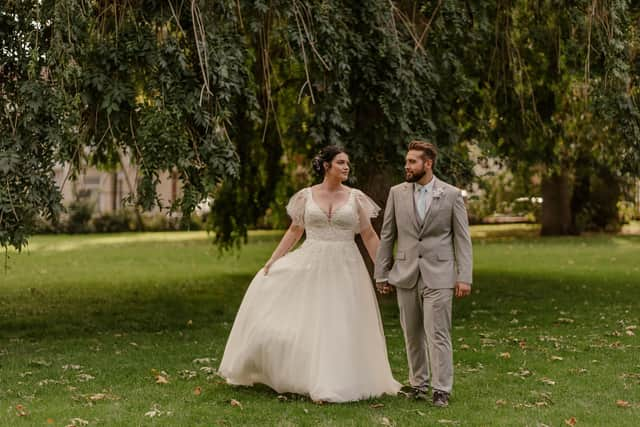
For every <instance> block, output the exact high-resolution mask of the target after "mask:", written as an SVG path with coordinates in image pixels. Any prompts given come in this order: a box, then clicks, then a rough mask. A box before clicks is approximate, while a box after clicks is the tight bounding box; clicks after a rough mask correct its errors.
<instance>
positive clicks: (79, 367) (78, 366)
mask: <svg viewBox="0 0 640 427" xmlns="http://www.w3.org/2000/svg"><path fill="white" fill-rule="evenodd" d="M62 369H64V370H65V371H68V370H69V369H73V370H74V371H78V370H80V369H82V366H80V365H62Z"/></svg>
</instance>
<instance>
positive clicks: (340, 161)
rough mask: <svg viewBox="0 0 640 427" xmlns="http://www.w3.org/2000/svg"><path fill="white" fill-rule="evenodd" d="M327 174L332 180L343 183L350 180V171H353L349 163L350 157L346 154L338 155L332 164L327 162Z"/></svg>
mask: <svg viewBox="0 0 640 427" xmlns="http://www.w3.org/2000/svg"><path fill="white" fill-rule="evenodd" d="M325 167H326V168H327V169H326V172H325V176H326V177H327V178H330V179H337V180H340V181H341V182H344V181H346V180H347V179H349V171H350V170H351V164H350V163H349V156H347V154H345V153H340V154H338V155H336V156H335V157H334V158H333V160H331V164H329V163H327V162H325Z"/></svg>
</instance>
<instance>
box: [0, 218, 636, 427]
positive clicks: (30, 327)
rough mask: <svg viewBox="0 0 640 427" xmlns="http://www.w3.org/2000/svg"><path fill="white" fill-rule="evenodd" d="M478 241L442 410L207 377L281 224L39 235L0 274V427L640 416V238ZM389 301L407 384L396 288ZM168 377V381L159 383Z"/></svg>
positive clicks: (395, 356) (507, 233)
mask: <svg viewBox="0 0 640 427" xmlns="http://www.w3.org/2000/svg"><path fill="white" fill-rule="evenodd" d="M473 235H474V252H475V253H474V258H475V286H474V293H473V295H472V297H471V298H468V299H465V300H461V301H456V302H455V305H454V331H453V333H454V348H455V353H454V359H455V364H456V374H455V375H456V377H455V385H454V395H453V397H452V401H451V406H450V407H449V408H447V409H443V410H438V409H436V408H433V407H431V406H430V405H428V404H427V403H425V402H412V401H407V400H405V399H403V398H394V397H384V398H381V399H375V400H371V401H363V402H357V403H350V404H327V405H315V404H313V403H312V402H310V401H309V400H308V399H306V398H303V397H297V396H285V397H286V400H285V399H284V398H280V399H279V396H278V395H277V394H276V393H275V392H273V391H271V390H269V389H268V388H266V387H255V388H234V387H230V386H227V385H226V384H224V383H223V382H222V381H221V380H220V379H219V378H218V377H216V376H215V375H213V374H211V373H210V372H211V371H213V370H214V369H215V368H217V366H218V363H219V360H220V358H221V356H222V351H223V348H224V345H225V342H226V337H227V334H228V332H229V329H230V327H231V324H232V322H233V319H234V315H235V312H236V310H237V307H238V305H239V304H240V301H241V298H242V296H243V294H244V291H245V289H246V286H247V285H248V283H249V281H250V280H251V278H252V276H253V274H254V273H255V271H257V269H258V268H259V267H260V266H261V265H262V263H263V262H264V260H265V259H267V258H268V256H269V255H270V252H271V251H272V249H273V248H274V246H275V245H276V243H277V239H278V237H279V234H278V233H255V234H252V235H251V241H250V244H249V245H248V246H246V247H245V248H244V249H243V250H242V251H241V252H240V253H239V254H236V255H231V256H225V257H223V258H219V256H218V251H217V249H216V247H214V246H212V244H211V243H210V241H209V240H208V238H207V236H206V234H204V233H157V234H124V235H106V236H74V237H69V236H40V237H36V238H34V239H33V241H32V243H31V244H30V246H29V249H28V250H27V251H25V252H23V253H22V254H19V255H18V254H15V253H12V254H10V259H9V270H8V272H7V273H6V274H5V273H0V425H1V426H46V425H53V426H67V425H69V424H72V419H74V418H79V419H81V420H86V421H88V422H89V424H88V425H91V426H93V425H96V426H97V425H102V426H137V425H162V426H196V425H202V426H215V425H358V426H359V425H363V426H364V425H384V424H387V425H397V426H405V425H409V426H411V425H449V424H451V423H453V424H454V425H528V426H538V425H541V424H546V425H550V426H564V425H565V420H568V419H570V418H571V417H575V419H576V420H577V424H576V425H577V426H583V425H584V426H592V425H593V426H599V425H612V426H625V425H626V426H635V425H638V420H640V351H639V350H640V287H639V284H640V237H638V236H627V235H625V236H623V235H619V236H610V235H591V236H587V237H581V238H577V237H569V238H545V239H541V238H537V237H536V228H535V227H531V226H515V227H514V226H492V227H483V226H480V227H474V229H473ZM380 303H381V309H382V315H383V320H384V323H385V332H386V334H387V342H388V350H389V355H390V360H391V364H392V369H393V372H394V375H395V376H396V378H397V379H398V380H400V381H406V377H407V366H406V359H405V353H404V346H403V342H402V334H401V330H400V327H399V322H398V314H397V307H396V304H395V300H394V297H384V298H381V300H380ZM636 326H638V329H634V328H635V327H636ZM631 334H634V335H631ZM206 358H208V359H209V360H200V361H196V359H206ZM198 362H199V363H198ZM162 371H164V372H165V373H166V374H167V376H168V384H156V375H158V374H159V373H161V372H162ZM198 387H199V389H198V390H200V391H201V392H200V394H196V393H194V391H195V390H196V388H198ZM232 399H235V400H237V401H238V402H240V404H241V405H242V406H241V407H240V406H233V405H231V404H230V402H231V400H232ZM617 400H624V401H627V402H629V407H626V408H624V407H619V406H618V405H616V401H617ZM18 405H22V408H23V411H24V412H25V413H26V415H25V416H18V410H16V407H17V406H18ZM152 413H153V414H155V416H153V417H151V416H149V415H151V414H152ZM145 414H147V415H145ZM81 424H82V422H81V421H79V420H76V421H75V424H74V425H76V426H80V425H81Z"/></svg>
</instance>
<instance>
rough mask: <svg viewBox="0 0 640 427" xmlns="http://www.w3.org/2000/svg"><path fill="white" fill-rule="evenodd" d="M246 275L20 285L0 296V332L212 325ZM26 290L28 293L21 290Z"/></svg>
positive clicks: (229, 310) (226, 312)
mask: <svg viewBox="0 0 640 427" xmlns="http://www.w3.org/2000/svg"><path fill="white" fill-rule="evenodd" d="M251 279H252V276H251V275H248V274H218V275H216V276H215V278H214V279H212V280H197V281H192V282H189V283H182V284H180V283H178V284H176V283H168V284H166V285H163V286H158V285H150V284H139V285H132V284H126V285H123V286H119V287H118V288H117V289H105V288H102V289H99V290H96V289H89V290H86V291H84V292H68V291H65V290H59V291H58V290H56V291H47V292H46V293H45V292H42V291H36V292H34V291H33V290H25V292H24V293H17V294H14V295H12V296H4V297H0V307H2V308H3V310H2V314H0V338H29V339H38V338H43V337H47V338H54V337H56V338H68V337H78V338H81V337H86V336H92V335H95V334H96V333H109V332H149V333H153V332H158V331H178V330H184V329H185V328H186V327H187V326H190V327H192V328H203V327H205V328H207V327H208V328H213V327H215V326H217V325H219V324H221V323H224V322H232V321H233V319H234V317H235V312H236V310H237V307H238V306H239V304H240V301H241V299H242V296H243V295H244V292H245V290H246V288H247V286H248V285H249V283H250V281H251ZM27 293H28V294H27Z"/></svg>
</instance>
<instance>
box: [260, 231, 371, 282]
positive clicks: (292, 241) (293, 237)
mask: <svg viewBox="0 0 640 427" xmlns="http://www.w3.org/2000/svg"><path fill="white" fill-rule="evenodd" d="M302 233H304V227H303V226H300V225H294V224H291V226H290V227H289V229H288V230H287V232H286V233H284V236H282V240H280V243H279V244H278V247H277V248H276V250H275V251H273V254H271V258H269V261H267V263H266V264H265V265H264V274H265V275H266V274H268V273H269V269H270V268H271V266H272V265H273V263H274V262H276V261H277V260H278V259H279V258H281V257H283V256H284V255H285V254H286V253H287V252H289V251H290V250H291V248H293V247H294V246H295V245H296V243H298V241H299V240H300V238H301V237H302ZM374 234H375V232H374Z"/></svg>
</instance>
